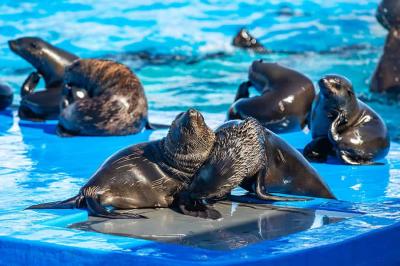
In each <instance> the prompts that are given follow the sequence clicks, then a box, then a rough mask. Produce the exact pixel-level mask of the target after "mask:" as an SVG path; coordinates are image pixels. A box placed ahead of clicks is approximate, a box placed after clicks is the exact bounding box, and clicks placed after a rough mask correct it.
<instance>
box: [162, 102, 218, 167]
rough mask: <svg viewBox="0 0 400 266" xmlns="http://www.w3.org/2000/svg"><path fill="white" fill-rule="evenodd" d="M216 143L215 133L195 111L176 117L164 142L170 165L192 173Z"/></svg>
mask: <svg viewBox="0 0 400 266" xmlns="http://www.w3.org/2000/svg"><path fill="white" fill-rule="evenodd" d="M214 142H215V133H214V131H213V130H212V129H211V128H209V127H208V126H207V124H206V123H205V121H204V117H203V116H202V114H201V113H200V112H198V111H197V110H195V109H192V108H191V109H189V110H187V111H186V112H182V113H180V114H179V115H177V116H176V118H175V120H174V121H173V122H172V124H171V127H170V128H169V131H168V134H167V136H166V138H165V141H164V150H165V153H166V154H165V155H166V157H167V158H168V159H169V163H170V164H171V165H173V166H175V167H176V168H178V169H180V170H184V171H186V172H191V171H193V170H194V169H196V170H197V168H198V167H200V165H201V164H202V163H203V162H204V161H205V160H206V159H207V158H208V155H209V154H210V152H211V150H212V148H213V146H214Z"/></svg>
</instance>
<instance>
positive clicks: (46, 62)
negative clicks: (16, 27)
mask: <svg viewBox="0 0 400 266" xmlns="http://www.w3.org/2000/svg"><path fill="white" fill-rule="evenodd" d="M8 45H9V47H10V49H11V51H13V52H14V53H16V54H17V55H19V56H21V57H22V58H23V59H25V60H26V61H28V62H29V63H30V64H31V65H32V66H33V67H34V68H36V69H37V71H38V72H39V74H40V75H41V76H43V78H44V79H45V81H46V87H47V86H48V85H50V86H51V85H52V84H51V83H53V84H54V83H55V82H61V81H62V76H63V74H64V68H65V66H66V65H69V64H70V63H71V62H72V61H73V60H75V59H77V58H78V57H77V56H75V55H73V54H70V53H68V52H66V51H64V50H62V49H59V48H57V47H55V46H53V45H51V44H49V43H47V42H45V41H44V40H42V39H40V38H37V37H22V38H19V39H15V40H10V41H8ZM49 83H50V84H49Z"/></svg>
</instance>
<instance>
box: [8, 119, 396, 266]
mask: <svg viewBox="0 0 400 266" xmlns="http://www.w3.org/2000/svg"><path fill="white" fill-rule="evenodd" d="M151 115H152V117H156V118H157V117H158V118H160V119H161V118H162V119H164V120H169V121H170V120H171V119H172V118H173V116H174V115H175V113H167V114H166V115H165V114H164V113H163V114H161V113H154V112H153V113H151ZM205 117H206V122H207V123H209V124H210V125H211V126H216V125H217V124H219V123H220V122H221V121H222V119H223V117H222V116H215V115H212V114H206V115H205ZM0 125H1V126H2V127H3V128H2V129H1V133H0V134H1V136H0V140H1V145H0V155H1V156H2V158H5V159H2V161H1V162H0V265H54V264H65V265H103V264H106V263H107V264H109V263H112V264H113V265H128V264H129V265H132V264H134V263H136V264H137V265H143V264H145V265H159V264H163V265H166V264H168V265H169V264H172V265H178V264H179V265H182V264H184V265H190V264H204V265H214V264H218V265H224V264H226V265H227V264H230V265H231V264H249V263H251V264H252V265H255V264H263V265H267V264H268V265H296V266H299V265H399V263H400V256H399V255H398V254H397V250H398V248H397V247H398V246H399V245H400V200H399V196H400V156H399V155H400V145H399V144H397V143H392V146H391V150H390V153H389V155H388V157H387V159H386V160H385V161H383V162H384V163H385V164H384V165H382V166H360V167H357V166H347V165H339V164H337V162H335V161H331V162H330V163H329V164H313V166H314V167H315V168H316V169H317V170H318V171H319V173H320V174H321V175H322V176H323V177H324V179H325V180H326V182H327V183H328V184H329V186H330V187H331V188H332V190H333V192H334V194H335V195H336V196H337V197H338V198H339V199H340V200H339V201H329V200H319V199H318V200H313V201H310V202H306V203H285V204H283V203H279V204H275V205H279V206H290V207H299V208H310V209H317V210H329V211H339V212H344V213H353V214H354V213H355V214H358V215H356V216H353V217H352V218H349V219H345V220H342V221H340V222H337V223H333V224H329V225H325V226H322V227H319V228H313V229H310V230H305V231H302V232H298V233H294V234H290V235H287V236H283V237H280V238H277V239H273V240H266V241H261V242H259V243H256V244H251V245H248V246H246V247H243V248H238V249H234V250H228V251H221V250H210V249H206V248H195V247H189V246H184V245H175V244H165V243H160V242H155V241H150V240H144V239H136V238H131V237H121V236H113V235H109V234H101V233H95V232H87V231H82V230H75V229H70V228H68V225H70V224H72V223H77V222H82V221H85V220H86V219H87V213H86V212H85V211H81V210H58V211H56V210H42V211H33V210H25V211H24V210H23V209H24V208H25V207H27V206H29V205H32V204H35V203H41V202H46V201H54V200H60V199H65V198H67V197H70V196H72V195H74V194H76V193H77V192H78V190H79V187H80V186H81V185H83V184H84V183H85V182H86V180H87V179H88V178H89V177H90V175H91V174H93V172H94V171H95V170H96V169H97V167H98V166H99V165H100V164H101V162H102V161H104V160H105V159H106V158H107V157H108V156H110V155H111V154H112V153H113V152H115V151H117V150H118V149H120V148H122V147H125V146H128V145H132V144H135V143H138V142H141V141H147V140H151V139H157V138H160V137H162V136H163V135H165V133H166V131H145V132H143V133H141V134H138V135H135V136H127V137H107V138H88V137H76V138H59V137H57V136H56V135H54V127H55V124H54V123H52V122H49V123H38V124H34V123H30V122H20V121H19V120H18V118H16V117H15V112H9V113H2V114H0ZM282 136H283V138H285V139H286V140H287V141H288V142H290V143H291V144H293V145H294V146H295V147H297V148H299V149H301V148H302V147H304V145H305V144H306V143H307V142H308V141H309V138H310V136H309V135H308V134H304V133H303V132H299V133H290V134H284V135H282ZM160 222H161V221H160ZM193 225H194V226H195V224H193Z"/></svg>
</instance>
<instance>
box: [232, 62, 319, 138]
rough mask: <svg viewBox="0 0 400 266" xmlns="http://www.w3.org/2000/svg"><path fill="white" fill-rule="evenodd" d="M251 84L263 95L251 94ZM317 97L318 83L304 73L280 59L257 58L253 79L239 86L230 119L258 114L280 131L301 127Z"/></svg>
mask: <svg viewBox="0 0 400 266" xmlns="http://www.w3.org/2000/svg"><path fill="white" fill-rule="evenodd" d="M250 86H253V87H254V88H255V89H256V90H257V91H258V92H260V93H261V95H259V96H254V97H249V96H250V93H249V87H250ZM314 97H315V90H314V85H313V83H312V82H311V80H310V79H308V78H307V77H306V76H304V75H303V74H301V73H299V72H297V71H295V70H292V69H289V68H286V67H284V66H281V65H279V64H277V63H264V62H263V61H262V60H259V61H254V62H253V63H252V65H251V67H250V69H249V81H247V82H244V83H242V84H241V85H240V86H239V89H238V91H237V93H236V97H235V102H234V103H233V104H232V106H231V108H230V109H229V111H228V119H230V120H231V119H245V118H247V117H254V118H256V119H257V120H258V121H259V122H260V123H261V124H262V125H263V126H265V127H266V128H268V129H270V130H272V131H273V132H276V133H282V132H288V131H295V130H301V129H302V128H304V126H305V125H306V123H307V118H308V115H309V112H310V111H311V106H312V102H313V100H314Z"/></svg>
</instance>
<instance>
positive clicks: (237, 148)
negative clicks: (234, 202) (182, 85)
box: [178, 118, 335, 219]
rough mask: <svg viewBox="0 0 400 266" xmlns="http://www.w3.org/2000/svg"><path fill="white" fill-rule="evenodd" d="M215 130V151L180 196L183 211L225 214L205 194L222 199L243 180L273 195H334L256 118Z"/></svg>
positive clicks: (266, 197)
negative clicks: (214, 207)
mask: <svg viewBox="0 0 400 266" xmlns="http://www.w3.org/2000/svg"><path fill="white" fill-rule="evenodd" d="M215 134H216V139H215V145H214V148H213V150H212V152H211V154H210V157H209V158H208V159H207V161H206V162H205V163H204V164H203V166H202V167H201V168H200V169H199V171H198V172H197V173H196V174H195V176H194V178H193V181H192V182H191V183H190V186H189V187H188V188H187V189H185V190H183V191H182V192H181V193H180V195H179V197H178V205H179V208H180V210H181V211H182V212H183V213H184V214H187V215H191V216H199V217H203V218H211V219H218V218H220V217H221V216H220V214H219V213H218V211H216V210H215V209H213V208H212V207H209V206H206V205H205V204H204V203H203V200H218V199H221V198H223V197H225V196H226V195H227V194H228V193H229V192H230V191H231V190H232V189H234V188H235V187H237V186H239V185H240V186H242V187H243V188H244V189H246V190H248V191H250V192H254V193H255V194H256V195H257V197H259V198H260V199H263V200H269V201H271V200H272V201H289V200H290V201H298V200H305V199H304V198H295V197H281V196H275V195H271V194H270V192H276V193H284V194H292V195H299V196H311V197H321V198H329V199H335V196H334V195H333V194H332V192H331V191H330V190H329V188H328V186H327V185H326V184H325V183H324V182H323V180H322V179H321V177H320V176H319V175H318V173H317V172H316V171H315V170H314V169H313V168H312V166H311V165H310V164H309V163H308V162H307V160H305V159H304V157H303V156H302V155H301V153H299V152H298V151H297V150H296V149H294V148H292V147H291V146H290V145H289V144H288V143H286V142H285V141H284V140H283V139H281V138H280V137H278V136H277V135H275V134H274V133H272V132H271V131H269V130H268V129H266V128H264V127H263V126H262V125H261V124H260V123H259V122H258V121H257V120H255V119H254V118H247V119H246V120H244V121H239V120H235V121H229V122H226V123H225V124H223V125H222V126H220V127H219V128H218V129H217V130H216V131H215Z"/></svg>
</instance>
